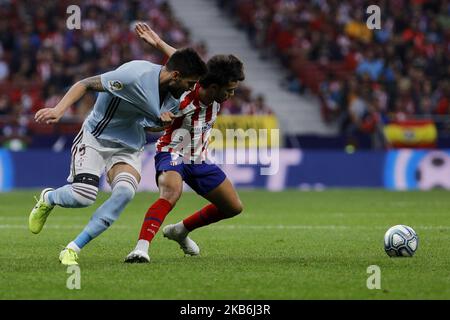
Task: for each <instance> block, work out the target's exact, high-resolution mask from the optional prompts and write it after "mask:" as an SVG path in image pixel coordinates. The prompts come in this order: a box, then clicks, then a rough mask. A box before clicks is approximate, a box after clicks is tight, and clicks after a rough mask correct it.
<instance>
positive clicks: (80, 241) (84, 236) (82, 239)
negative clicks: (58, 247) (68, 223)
mask: <svg viewBox="0 0 450 320" xmlns="http://www.w3.org/2000/svg"><path fill="white" fill-rule="evenodd" d="M91 240H92V237H91V236H90V235H89V233H87V232H86V231H84V230H83V231H82V232H81V233H80V234H79V235H78V237H77V238H76V239H75V240H74V241H73V242H75V244H76V245H77V246H78V248H80V249H81V248H83V247H84V246H85V245H87V244H88V243H89V241H91Z"/></svg>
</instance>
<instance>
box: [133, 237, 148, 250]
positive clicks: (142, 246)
mask: <svg viewBox="0 0 450 320" xmlns="http://www.w3.org/2000/svg"><path fill="white" fill-rule="evenodd" d="M149 245H150V242H148V241H147V240H143V239H140V240H138V243H137V245H136V248H135V250H140V251H144V252H148V246H149Z"/></svg>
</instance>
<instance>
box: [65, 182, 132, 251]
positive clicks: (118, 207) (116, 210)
mask: <svg viewBox="0 0 450 320" xmlns="http://www.w3.org/2000/svg"><path fill="white" fill-rule="evenodd" d="M133 197H134V190H132V189H130V188H128V187H123V186H117V187H116V188H114V189H113V192H112V193H111V197H110V198H109V199H108V200H106V201H105V202H104V203H103V204H102V205H101V206H100V207H99V208H98V209H97V210H96V211H95V212H94V214H93V215H92V218H91V220H90V221H89V223H88V224H87V226H86V227H85V228H84V230H83V231H82V232H81V233H80V234H79V235H78V237H77V238H76V239H75V241H74V242H75V243H76V244H77V246H78V247H80V249H81V248H83V247H84V246H85V245H86V244H88V243H89V242H90V241H91V240H92V239H94V238H96V237H98V236H99V235H100V234H101V233H103V232H104V231H105V230H106V229H108V228H109V226H111V225H112V224H113V223H114V221H116V220H117V218H119V216H120V214H121V213H122V211H123V209H124V208H125V206H126V205H127V204H128V202H130V201H131V199H133Z"/></svg>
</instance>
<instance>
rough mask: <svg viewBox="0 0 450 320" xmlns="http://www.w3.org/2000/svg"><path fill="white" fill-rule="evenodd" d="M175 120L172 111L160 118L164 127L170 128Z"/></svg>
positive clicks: (162, 114)
mask: <svg viewBox="0 0 450 320" xmlns="http://www.w3.org/2000/svg"><path fill="white" fill-rule="evenodd" d="M175 118H176V117H175V115H174V114H173V113H172V112H170V111H166V112H163V113H161V117H160V119H161V122H162V123H163V126H164V127H167V126H170V125H171V124H172V121H173V119H175Z"/></svg>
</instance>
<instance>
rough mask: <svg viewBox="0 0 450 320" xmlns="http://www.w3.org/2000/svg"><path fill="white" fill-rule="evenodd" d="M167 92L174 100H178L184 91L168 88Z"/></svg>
mask: <svg viewBox="0 0 450 320" xmlns="http://www.w3.org/2000/svg"><path fill="white" fill-rule="evenodd" d="M169 92H170V94H171V95H172V96H173V97H174V98H175V99H179V98H180V97H181V95H182V94H183V93H184V92H185V90H184V89H182V88H177V87H172V86H169Z"/></svg>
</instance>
